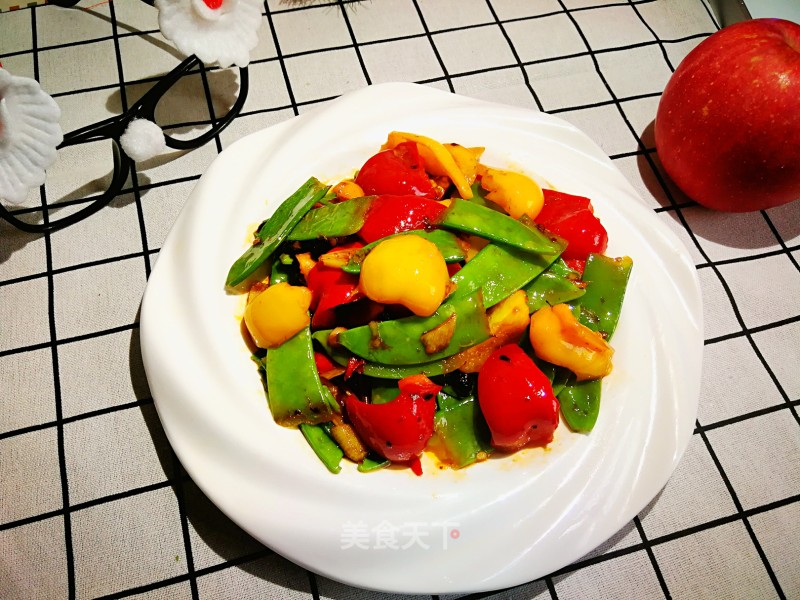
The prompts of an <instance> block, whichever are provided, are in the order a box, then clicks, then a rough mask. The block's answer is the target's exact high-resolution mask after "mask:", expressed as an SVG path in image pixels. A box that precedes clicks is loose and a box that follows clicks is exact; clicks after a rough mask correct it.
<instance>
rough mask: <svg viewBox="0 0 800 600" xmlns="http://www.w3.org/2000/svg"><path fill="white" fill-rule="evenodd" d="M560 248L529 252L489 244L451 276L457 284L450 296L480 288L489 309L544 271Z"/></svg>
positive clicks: (556, 256) (560, 250) (468, 292)
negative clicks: (535, 252) (541, 252)
mask: <svg viewBox="0 0 800 600" xmlns="http://www.w3.org/2000/svg"><path fill="white" fill-rule="evenodd" d="M562 250H563V248H562V247H561V246H558V248H557V250H556V251H555V252H553V253H551V254H532V253H528V252H523V251H521V250H519V249H518V248H513V247H510V246H504V245H502V244H489V245H487V246H485V247H484V248H483V249H482V250H481V251H480V252H478V254H476V255H475V257H474V258H473V259H472V260H471V261H469V262H468V263H467V264H466V265H464V267H463V268H462V269H461V270H460V271H458V272H457V273H456V274H455V275H453V277H451V281H453V283H455V284H456V286H457V287H456V291H455V292H454V293H453V297H454V298H455V297H458V296H461V295H464V294H471V293H473V292H474V291H475V290H477V289H483V303H484V306H485V307H486V308H490V307H492V306H494V305H495V304H497V303H498V302H500V301H501V300H503V299H505V298H507V297H508V296H510V295H511V294H513V293H514V292H516V291H517V290H518V289H520V288H521V287H522V286H524V285H525V284H527V283H528V282H529V281H531V280H532V279H533V278H534V277H536V276H537V275H540V274H541V273H542V272H544V270H545V269H547V267H548V266H550V264H551V263H552V262H553V261H554V260H555V259H556V258H558V255H559V254H560V253H561V252H562Z"/></svg>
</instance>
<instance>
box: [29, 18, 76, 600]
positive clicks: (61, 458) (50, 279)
mask: <svg viewBox="0 0 800 600" xmlns="http://www.w3.org/2000/svg"><path fill="white" fill-rule="evenodd" d="M36 10H37V9H36V7H34V8H33V9H32V10H31V38H32V47H33V73H34V78H36V79H37V80H38V78H39V53H38V50H37V37H38V36H37V30H36ZM39 197H40V199H41V205H42V218H43V222H44V223H48V221H49V215H48V211H47V192H46V190H45V189H44V186H42V187H40V188H39ZM44 244H45V264H46V269H47V271H48V275H47V318H48V325H49V332H50V344H49V346H50V356H51V360H52V366H53V400H54V402H55V420H56V444H57V449H58V469H59V476H60V479H61V503H62V509H63V517H62V518H63V522H64V554H65V561H64V562H65V566H66V571H67V573H66V576H67V577H66V579H67V595H68V597H69V598H70V599H72V598H74V597H75V559H74V555H73V544H72V519H71V518H70V512H69V509H70V501H69V481H68V477H67V459H66V447H65V441H64V423H63V417H64V410H63V405H62V397H61V379H60V376H59V362H58V347H57V346H56V344H55V343H54V342H55V339H56V314H55V280H54V276H53V274H52V269H53V246H52V241H51V238H50V233H49V232H46V233H45V234H44Z"/></svg>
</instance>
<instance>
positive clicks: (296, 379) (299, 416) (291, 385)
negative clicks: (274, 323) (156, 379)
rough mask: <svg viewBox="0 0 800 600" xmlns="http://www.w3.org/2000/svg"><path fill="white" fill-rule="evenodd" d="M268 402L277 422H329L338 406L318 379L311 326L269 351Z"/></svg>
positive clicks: (293, 424) (288, 424)
mask: <svg viewBox="0 0 800 600" xmlns="http://www.w3.org/2000/svg"><path fill="white" fill-rule="evenodd" d="M264 365H265V370H266V374H267V401H268V403H269V409H270V411H271V412H272V417H273V418H274V419H275V422H276V423H277V424H278V425H283V426H284V427H294V426H296V425H300V424H301V423H307V424H316V423H324V422H326V421H330V420H331V417H332V415H333V413H334V412H339V405H338V404H337V403H336V399H335V398H334V397H333V395H332V394H331V392H330V390H328V388H327V387H326V386H324V385H322V382H321V381H320V379H319V374H318V373H317V368H316V364H315V362H314V349H313V347H312V345H311V331H310V329H309V328H308V327H306V328H305V329H303V330H302V331H300V332H299V333H298V334H297V335H295V336H293V337H291V338H290V339H288V340H287V341H285V342H284V343H283V344H281V345H280V346H278V347H277V348H273V349H271V350H267V357H266V358H265V359H264Z"/></svg>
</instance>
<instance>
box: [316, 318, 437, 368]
mask: <svg viewBox="0 0 800 600" xmlns="http://www.w3.org/2000/svg"><path fill="white" fill-rule="evenodd" d="M331 331H333V330H332V329H321V330H319V331H315V332H314V333H312V334H311V337H312V338H313V339H314V341H315V342H317V343H318V344H319V345H320V346H321V347H322V349H323V350H325V353H326V354H327V355H328V356H329V357H330V358H331V360H332V361H333V362H335V363H336V364H337V365H341V366H343V367H346V366H347V364H348V363H349V362H350V359H351V358H354V357H355V355H354V354H352V353H351V352H348V351H347V350H345V349H344V348H342V347H336V348H334V347H333V346H331V345H330V343H329V342H328V337H329V336H330V334H331ZM361 372H362V373H363V374H364V375H367V376H368V377H375V378H376V379H398V380H399V379H403V378H404V377H409V376H411V375H416V374H417V373H422V374H423V375H427V376H428V377H434V376H436V375H441V374H442V373H444V364H443V362H442V361H441V360H435V361H431V362H429V363H421V364H418V365H379V364H377V363H372V362H369V361H367V362H365V363H364V364H363V365H362V367H361Z"/></svg>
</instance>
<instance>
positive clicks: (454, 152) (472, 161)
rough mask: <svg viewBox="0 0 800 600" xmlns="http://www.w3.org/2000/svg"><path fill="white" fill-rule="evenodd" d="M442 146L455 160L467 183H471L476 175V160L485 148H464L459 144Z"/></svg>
mask: <svg viewBox="0 0 800 600" xmlns="http://www.w3.org/2000/svg"><path fill="white" fill-rule="evenodd" d="M444 147H445V148H447V151H448V152H449V153H450V155H451V156H452V157H453V160H455V161H456V165H458V169H459V170H460V171H461V172H462V173H463V174H464V177H466V178H467V183H469V184H470V185H472V184H473V183H474V182H475V178H476V177H477V176H478V161H479V160H480V159H481V156H482V155H483V151H484V150H485V148H465V147H464V146H461V145H459V144H445V145H444Z"/></svg>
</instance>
